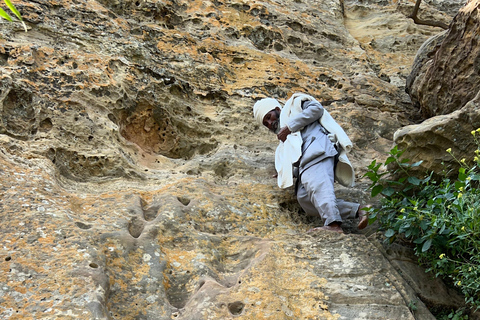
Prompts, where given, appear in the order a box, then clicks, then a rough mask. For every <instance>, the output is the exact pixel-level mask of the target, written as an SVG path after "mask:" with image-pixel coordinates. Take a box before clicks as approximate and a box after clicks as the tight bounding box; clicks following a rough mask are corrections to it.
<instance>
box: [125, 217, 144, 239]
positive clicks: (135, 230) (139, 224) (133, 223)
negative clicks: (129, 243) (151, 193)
mask: <svg viewBox="0 0 480 320" xmlns="http://www.w3.org/2000/svg"><path fill="white" fill-rule="evenodd" d="M144 227H145V223H144V222H143V221H142V220H140V219H139V218H138V217H133V218H132V219H131V220H130V222H129V223H128V232H129V233H130V235H131V236H132V237H134V238H138V237H140V235H141V234H142V232H143V228H144Z"/></svg>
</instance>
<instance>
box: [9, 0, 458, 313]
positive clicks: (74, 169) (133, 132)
mask: <svg viewBox="0 0 480 320" xmlns="http://www.w3.org/2000/svg"><path fill="white" fill-rule="evenodd" d="M437 2H438V1H437ZM442 3H448V2H442ZM15 5H16V6H17V7H18V9H19V10H20V11H21V13H22V15H23V17H24V19H25V21H26V23H27V25H28V26H29V31H28V32H27V33H25V32H23V31H22V29H21V28H19V27H18V26H17V25H16V24H12V23H2V24H0V29H1V35H0V170H1V173H2V182H1V184H0V186H1V192H2V193H1V197H0V218H1V224H0V230H1V234H2V237H1V240H0V244H1V246H0V257H1V259H0V268H1V270H2V272H1V273H0V281H1V283H2V285H1V286H0V318H2V319H3V318H5V319H195V320H196V319H198V320H200V319H236V318H238V319H276V320H277V319H414V316H415V317H416V318H417V319H420V318H421V319H432V316H431V314H430V313H429V312H428V310H426V309H425V308H424V305H423V304H422V302H421V301H419V302H417V303H416V307H417V308H416V311H415V312H414V313H415V315H414V314H413V311H412V310H410V309H409V304H410V303H411V302H412V301H417V293H416V292H414V290H413V289H412V288H411V286H409V285H408V283H406V282H405V281H404V280H403V279H402V277H401V276H400V274H399V273H397V272H396V271H395V269H394V268H392V266H391V264H390V263H389V262H388V260H386V259H385V258H384V256H383V255H382V254H381V251H380V250H379V249H378V248H377V247H376V246H374V245H373V244H372V242H369V241H368V239H367V238H366V237H365V235H364V234H359V233H358V232H357V231H356V230H355V228H352V227H351V226H352V225H354V224H355V222H351V223H350V225H349V224H348V223H345V226H346V230H347V234H345V235H337V234H328V233H327V234H321V233H320V234H307V233H305V231H306V230H308V229H310V228H311V227H313V226H318V225H319V224H320V223H321V221H320V220H319V219H313V218H306V217H304V216H303V215H302V213H301V210H300V208H299V207H298V205H297V204H296V200H295V198H294V195H293V190H291V189H288V190H278V189H277V188H276V183H275V180H274V179H272V178H271V175H272V173H273V171H274V165H273V153H274V150H275V147H276V141H275V139H274V137H273V136H270V135H269V134H268V133H267V130H266V129H264V128H260V127H259V126H258V125H257V124H256V123H254V121H253V117H252V114H251V108H252V105H253V103H254V102H255V101H256V100H257V99H259V98H262V97H265V96H273V97H276V98H278V99H279V100H281V101H284V100H285V99H287V98H288V97H289V96H290V95H291V94H292V93H293V92H295V91H305V92H308V93H310V94H312V95H314V96H316V97H317V98H318V99H319V100H320V101H323V102H325V106H326V107H327V108H328V110H329V112H330V113H331V114H332V116H334V117H335V118H336V119H337V121H338V122H339V123H340V124H341V125H342V126H343V127H344V128H345V129H346V131H347V133H348V134H349V135H350V138H351V139H352V141H353V142H354V144H355V147H354V149H353V151H352V152H351V154H350V159H351V161H352V162H353V164H354V165H355V166H356V172H357V178H358V185H357V187H356V188H352V189H342V188H339V190H338V194H339V195H341V196H342V197H343V198H347V199H348V200H352V201H359V202H365V201H366V200H367V199H368V194H367V193H366V192H365V186H366V182H365V181H363V180H362V175H363V173H364V172H365V166H366V165H367V164H369V163H370V162H371V160H372V159H374V158H378V157H382V156H383V155H384V153H385V151H387V150H389V149H390V147H391V145H392V143H393V134H394V132H395V131H396V130H397V129H399V128H401V127H403V126H406V125H410V124H412V123H413V122H415V121H417V120H418V113H417V111H416V110H415V108H414V107H412V105H411V103H410V99H409V97H408V95H407V94H406V93H405V92H404V90H405V81H406V78H407V76H408V75H409V73H410V69H411V65H412V63H413V58H414V56H415V53H416V51H417V50H418V48H419V47H420V45H421V44H422V43H423V42H424V41H425V40H427V39H428V38H430V37H431V36H433V35H435V34H437V33H438V32H440V31H441V30H437V29H435V28H431V27H427V26H416V25H414V24H413V22H412V21H411V20H410V19H408V18H407V16H408V14H409V12H410V10H411V9H412V8H413V2H411V1H406V0H400V1H393V0H392V1H380V0H378V1H377V0H369V1H355V0H348V1H340V0H322V1H313V0H304V1H289V0H285V1H229V0H227V1H184V0H176V1H155V0H140V1H129V0H123V1H107V0H99V1H94V0H74V1H66V0H58V1H42V2H15ZM447 7H448V6H447ZM422 8H423V7H422ZM449 10H452V11H453V9H449ZM449 10H447V9H445V7H444V6H440V5H438V4H436V3H435V2H428V3H427V4H426V5H425V7H424V9H423V11H422V14H426V15H428V16H433V17H436V18H438V19H443V20H444V21H445V22H446V23H448V22H449V21H450V20H451V19H452V15H453V13H451V12H449ZM349 226H350V227H349Z"/></svg>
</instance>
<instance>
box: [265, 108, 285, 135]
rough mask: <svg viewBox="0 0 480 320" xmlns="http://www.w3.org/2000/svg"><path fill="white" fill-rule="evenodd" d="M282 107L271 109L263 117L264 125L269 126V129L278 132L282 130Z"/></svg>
mask: <svg viewBox="0 0 480 320" xmlns="http://www.w3.org/2000/svg"><path fill="white" fill-rule="evenodd" d="M280 111H281V110H280V108H278V107H277V108H275V109H273V110H270V111H269V112H268V113H267V114H266V115H265V116H264V117H263V125H264V126H265V127H267V128H268V130H270V131H272V132H274V133H278V132H279V131H280Z"/></svg>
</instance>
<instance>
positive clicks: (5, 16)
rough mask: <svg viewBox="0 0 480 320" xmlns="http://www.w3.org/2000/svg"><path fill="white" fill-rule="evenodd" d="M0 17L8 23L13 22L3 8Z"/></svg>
mask: <svg viewBox="0 0 480 320" xmlns="http://www.w3.org/2000/svg"><path fill="white" fill-rule="evenodd" d="M0 17H2V18H4V19H5V20H8V21H13V20H12V18H11V17H10V16H9V15H8V13H6V12H5V11H4V10H3V9H2V8H0Z"/></svg>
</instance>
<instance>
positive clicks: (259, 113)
mask: <svg viewBox="0 0 480 320" xmlns="http://www.w3.org/2000/svg"><path fill="white" fill-rule="evenodd" d="M276 107H279V108H280V109H282V106H281V105H280V103H278V101H277V100H275V99H273V98H265V99H262V100H259V101H257V102H256V103H255V104H254V105H253V116H254V117H255V120H256V121H257V122H258V123H259V124H261V125H263V117H265V115H266V114H267V113H269V112H270V111H272V110H273V109H275V108H276Z"/></svg>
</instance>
